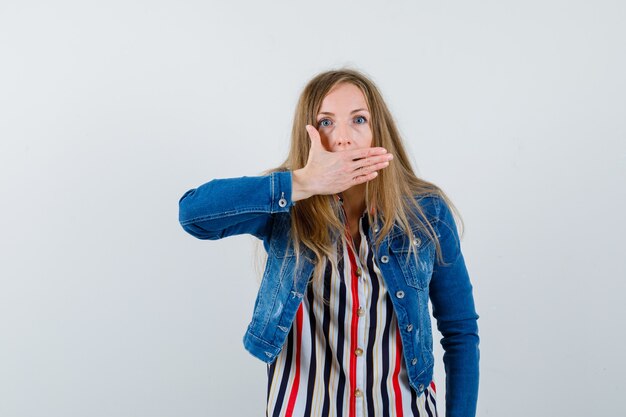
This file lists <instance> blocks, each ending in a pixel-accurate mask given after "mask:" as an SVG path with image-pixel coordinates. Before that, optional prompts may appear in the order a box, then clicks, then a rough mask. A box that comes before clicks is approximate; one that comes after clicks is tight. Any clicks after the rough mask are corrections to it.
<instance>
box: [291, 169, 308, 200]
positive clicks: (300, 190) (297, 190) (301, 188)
mask: <svg viewBox="0 0 626 417" xmlns="http://www.w3.org/2000/svg"><path fill="white" fill-rule="evenodd" d="M309 188H310V187H309V184H308V183H307V176H306V174H305V172H304V168H300V169H296V170H295V171H292V172H291V201H298V200H304V199H307V198H309V197H311V196H312V195H313V193H312V192H311V191H310V189H309Z"/></svg>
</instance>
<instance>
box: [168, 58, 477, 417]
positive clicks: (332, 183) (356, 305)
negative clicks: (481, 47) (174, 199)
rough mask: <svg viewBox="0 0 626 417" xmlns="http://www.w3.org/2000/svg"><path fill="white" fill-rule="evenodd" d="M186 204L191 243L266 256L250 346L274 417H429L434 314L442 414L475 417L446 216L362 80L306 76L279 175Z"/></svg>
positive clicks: (448, 208)
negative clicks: (246, 241)
mask: <svg viewBox="0 0 626 417" xmlns="http://www.w3.org/2000/svg"><path fill="white" fill-rule="evenodd" d="M179 204H180V215H179V221H180V224H181V225H182V227H183V228H184V229H185V230H186V231H187V232H188V233H190V234H192V235H193V236H195V237H197V238H199V239H212V240H215V239H221V238H224V237H227V236H231V235H236V234H243V233H248V234H252V235H254V236H256V237H257V238H259V239H260V240H261V241H262V242H263V245H264V247H265V250H266V251H267V255H268V256H267V261H266V263H265V271H264V273H263V279H262V281H261V285H260V288H259V291H258V295H257V299H256V303H255V305H254V310H253V315H252V319H251V322H250V324H249V326H248V329H247V330H246V333H245V335H244V346H245V348H246V349H247V350H248V351H249V352H250V353H251V354H252V355H254V356H256V357H257V358H259V359H261V360H262V361H264V362H266V363H267V371H268V386H267V408H266V414H267V415H268V416H292V417H293V416H329V415H336V416H347V417H353V416H368V417H372V416H381V417H382V416H435V415H437V408H436V401H435V400H436V387H435V384H434V382H433V365H434V359H433V353H432V344H433V342H432V329H431V321H430V312H429V308H428V301H429V300H430V301H431V303H432V314H433V316H434V317H435V319H436V320H437V327H438V329H439V331H440V332H441V334H442V335H443V338H442V339H441V344H442V346H443V348H444V357H443V361H444V366H445V372H446V416H447V417H454V416H463V417H468V416H474V415H475V412H476V402H477V397H478V375H479V372H478V364H479V347H478V345H479V337H478V326H477V319H478V315H477V314H476V311H475V307H474V300H473V295H472V285H471V283H470V279H469V275H468V272H467V268H466V266H465V262H464V259H463V254H462V253H461V247H460V242H459V234H458V232H457V227H456V223H455V220H454V218H453V216H452V209H453V205H452V203H451V202H450V200H449V199H448V197H447V196H446V195H445V194H444V192H443V191H442V190H441V189H440V188H439V187H437V186H436V185H434V184H432V183H430V182H427V181H425V180H423V179H420V178H418V177H417V176H416V175H415V173H414V171H413V168H412V167H411V163H410V161H409V158H408V155H407V153H406V151H405V148H404V145H403V142H402V139H401V137H400V135H399V133H398V129H397V128H396V125H395V123H394V120H393V118H392V116H391V114H390V112H389V110H388V108H387V106H386V104H385V102H384V100H383V98H382V96H381V94H380V92H379V91H378V89H377V87H376V86H375V85H374V83H373V82H372V81H371V80H370V79H369V78H368V77H366V76H365V75H363V74H362V73H360V72H357V71H354V70H348V69H343V70H336V71H327V72H323V73H321V74H318V75H317V76H315V77H314V78H313V79H312V80H311V81H310V82H309V83H308V84H307V86H306V87H305V89H304V91H303V92H302V94H301V96H300V100H299V102H298V105H297V108H296V111H295V117H294V123H293V130H292V133H291V145H290V150H289V155H288V156H287V159H286V160H285V161H284V163H283V164H282V165H281V166H279V167H277V168H274V169H270V170H268V171H266V172H265V173H264V175H260V176H253V177H247V176H246V177H239V178H221V179H213V180H212V181H209V182H207V183H205V184H203V185H201V186H199V187H198V188H195V189H191V190H189V191H187V192H186V193H185V194H184V195H183V196H182V197H181V199H180V202H179Z"/></svg>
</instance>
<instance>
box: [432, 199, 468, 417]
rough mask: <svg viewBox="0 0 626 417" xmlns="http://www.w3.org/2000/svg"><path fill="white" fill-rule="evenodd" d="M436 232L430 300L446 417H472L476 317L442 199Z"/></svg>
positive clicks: (456, 239) (453, 229) (456, 237)
mask: <svg viewBox="0 0 626 417" xmlns="http://www.w3.org/2000/svg"><path fill="white" fill-rule="evenodd" d="M437 201H439V212H438V215H437V220H436V230H437V233H438V236H439V242H440V245H441V250H442V255H443V258H444V261H445V263H446V265H442V264H439V263H438V262H437V260H435V265H434V267H433V275H432V278H431V282H430V288H429V292H430V299H431V302H432V306H433V316H434V317H435V319H436V320H437V328H438V329H439V331H440V332H441V334H442V336H443V337H442V339H441V345H442V347H443V349H444V354H443V362H444V368H445V371H446V417H474V416H475V414H476V404H477V401H478V376H479V366H478V363H479V358H480V352H479V348H478V344H479V337H478V324H477V320H478V317H479V316H478V314H476V310H475V307H474V298H473V296H472V285H471V283H470V279H469V275H468V272H467V268H466V266H465V261H464V259H463V254H462V253H461V246H460V242H459V235H458V232H457V228H456V224H455V222H454V219H453V217H452V213H451V211H450V209H449V207H448V205H447V204H446V203H445V201H444V200H442V199H440V198H439V199H437Z"/></svg>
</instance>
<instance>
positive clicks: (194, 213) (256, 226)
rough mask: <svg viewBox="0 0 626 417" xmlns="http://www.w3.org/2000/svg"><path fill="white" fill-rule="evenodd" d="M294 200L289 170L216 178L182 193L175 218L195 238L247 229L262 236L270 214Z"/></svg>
mask: <svg viewBox="0 0 626 417" xmlns="http://www.w3.org/2000/svg"><path fill="white" fill-rule="evenodd" d="M294 203H295V201H294V200H293V199H292V173H291V171H284V172H273V173H271V174H269V175H265V176H258V177H239V178H220V179H214V180H211V181H209V182H207V183H205V184H203V185H201V186H199V187H198V188H194V189H191V190H189V191H187V192H186V193H185V194H183V196H182V197H181V198H180V200H179V202H178V206H179V214H178V220H179V222H180V224H181V226H182V227H183V229H185V231H186V232H188V233H189V234H191V235H193V236H195V237H197V238H198V239H211V240H216V239H221V238H224V237H227V236H232V235H238V234H244V233H248V234H252V235H254V236H256V237H258V238H259V239H261V240H263V239H264V237H266V236H268V235H269V233H270V232H271V220H272V214H274V213H282V212H288V211H289V209H290V208H291V206H293V205H294Z"/></svg>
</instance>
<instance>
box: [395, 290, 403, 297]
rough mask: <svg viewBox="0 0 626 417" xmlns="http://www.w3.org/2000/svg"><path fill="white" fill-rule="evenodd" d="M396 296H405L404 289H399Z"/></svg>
mask: <svg viewBox="0 0 626 417" xmlns="http://www.w3.org/2000/svg"><path fill="white" fill-rule="evenodd" d="M396 297H398V298H404V291H398V292H397V293H396Z"/></svg>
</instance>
